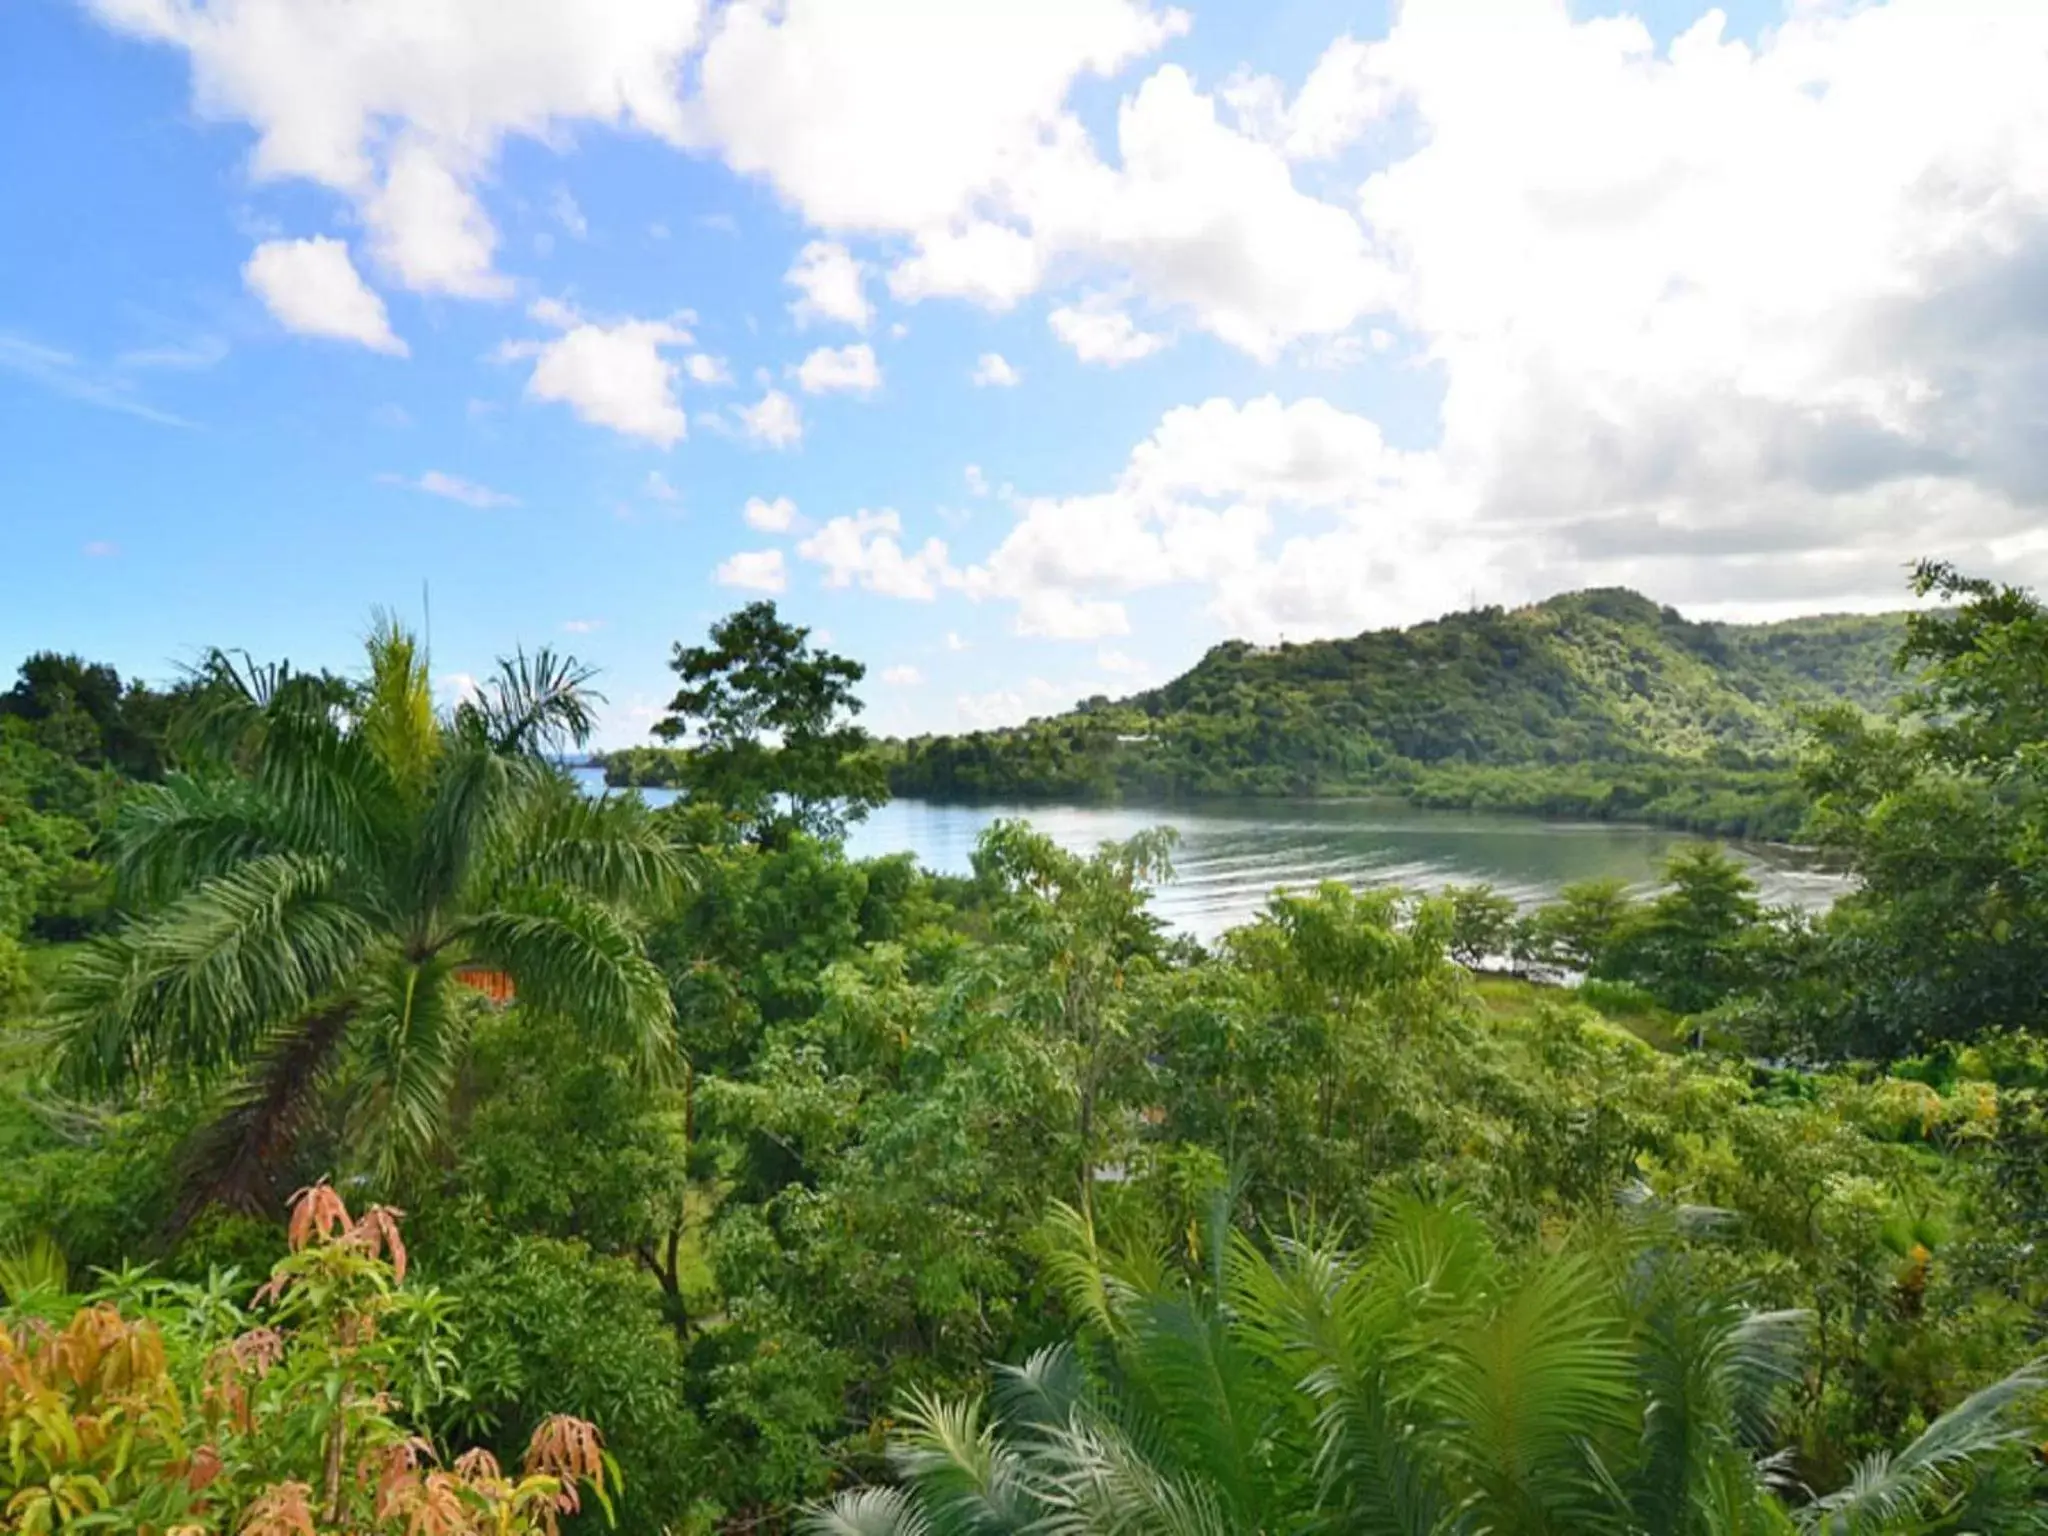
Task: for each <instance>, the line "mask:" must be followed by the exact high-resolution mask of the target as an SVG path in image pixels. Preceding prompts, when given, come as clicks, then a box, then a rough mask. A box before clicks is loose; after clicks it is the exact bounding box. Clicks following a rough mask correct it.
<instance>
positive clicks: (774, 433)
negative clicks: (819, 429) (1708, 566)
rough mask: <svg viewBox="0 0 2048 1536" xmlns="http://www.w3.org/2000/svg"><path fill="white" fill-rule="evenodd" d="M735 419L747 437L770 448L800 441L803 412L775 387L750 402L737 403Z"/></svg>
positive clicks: (792, 445)
mask: <svg viewBox="0 0 2048 1536" xmlns="http://www.w3.org/2000/svg"><path fill="white" fill-rule="evenodd" d="M739 418H740V429H741V430H742V431H743V432H745V433H746V435H747V436H748V437H750V438H752V439H753V440H754V441H755V442H757V443H766V444H767V445H768V446H769V447H770V448H793V447H795V446H796V445H797V444H798V443H800V442H802V441H803V436H804V418H803V413H802V412H801V411H799V410H798V409H797V404H796V402H795V401H794V400H792V399H790V398H789V396H787V395H785V394H784V393H783V392H782V391H781V390H779V389H771V390H769V391H768V392H767V393H766V394H764V395H763V396H762V397H761V398H760V399H759V400H757V401H755V402H754V403H753V404H752V405H743V406H741V407H740V408H739Z"/></svg>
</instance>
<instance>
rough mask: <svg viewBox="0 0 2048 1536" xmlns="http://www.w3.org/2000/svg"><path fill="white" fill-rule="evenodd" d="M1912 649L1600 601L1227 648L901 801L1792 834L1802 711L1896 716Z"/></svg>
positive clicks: (908, 776)
mask: <svg viewBox="0 0 2048 1536" xmlns="http://www.w3.org/2000/svg"><path fill="white" fill-rule="evenodd" d="M1903 635H1904V616H1903V615H1902V614H1897V613H1893V614H1878V615H1827V616H1821V617H1814V618H1802V619H1788V620H1785V621H1782V622H1779V623H1774V624H1719V623H1704V622H1698V621H1694V620H1691V619H1687V618H1686V617H1685V616H1684V615H1682V614H1680V613H1679V612H1678V611H1677V610H1676V609H1673V608H1669V607H1665V606H1663V605H1661V604H1658V603H1656V602H1653V601H1652V600H1651V599H1649V598H1647V597H1644V596H1643V595H1642V594H1641V593H1639V592H1633V591H1629V590H1628V589H1626V588H1619V587H1603V588H1594V589H1591V590H1587V591H1583V592H1567V593H1563V594H1561V595H1559V596H1557V597H1552V598H1549V599H1546V600H1545V601H1543V602H1540V603H1534V604H1531V605H1529V606H1527V607H1523V608H1516V609H1512V610H1509V609H1501V608H1480V609H1474V610H1470V611H1467V612H1463V613H1455V614H1449V615H1446V616H1445V617H1443V618H1440V619H1433V620H1431V621H1429V622H1428V623H1424V624H1416V625H1412V626H1410V627H1408V628H1405V629H1383V630H1370V631H1367V632H1365V633H1363V634H1359V635H1354V636H1352V637H1351V638H1350V639H1346V640H1319V641H1312V642H1308V643H1282V644H1278V645H1268V646H1260V645H1254V644H1252V643H1250V642H1249V641H1243V640H1232V641H1226V642H1224V643H1223V644H1220V645H1217V646H1215V647H1214V648H1212V649H1211V650H1210V651H1209V653H1208V654H1207V655H1205V656H1204V657H1203V658H1202V659H1201V660H1200V661H1199V662H1197V663H1196V664H1195V666H1194V667H1192V668H1191V669H1189V670H1188V671H1187V672H1185V673H1183V674H1182V675H1181V676H1179V677H1177V678H1175V679H1174V680H1173V681H1172V682H1170V683H1167V684H1165V685H1164V686H1162V687H1159V688H1154V689H1150V690H1148V691H1146V692H1143V693H1139V694H1135V695H1133V696H1131V697H1129V698H1126V699H1120V700H1112V699H1109V698H1105V697H1097V698H1092V699H1088V700H1086V701H1084V702H1083V703H1081V704H1080V705H1078V706H1077V707H1076V708H1074V709H1073V710H1071V711H1069V712H1067V713H1065V714H1062V715H1056V716H1051V717H1047V718H1044V719H1039V720H1034V721H1031V722H1030V723H1029V724H1026V725H1021V726H1016V727H1012V728H1009V729H1005V730H994V731H975V732H970V733H966V734H961V735H940V736H921V737H917V738H914V739H912V740H909V741H902V742H891V743H888V744H887V746H886V751H887V752H888V755H889V764H890V783H891V787H892V788H893V789H894V790H895V792H896V793H898V794H903V795H918V796H924V797H928V798H1023V799H1030V798H1090V799H1100V798H1112V797H1116V796H1120V795H1131V796H1142V797H1146V798H1162V799H1173V798H1182V797H1189V796H1198V795H1210V794H1246V793H1250V794H1273V795H1327V794H1350V793H1372V792H1398V793H1402V794H1406V795H1408V796H1410V797H1411V798H1416V799H1421V800H1425V801H1438V802H1441V803H1457V804H1498V805H1502V806H1504V807H1511V808H1517V809H1533V810H1547V811H1554V812H1559V813H1564V814H1575V815H1588V814H1590V815H1611V816H1624V817H1632V816H1637V815H1643V816H1647V817H1649V818H1650V819H1656V820H1666V821H1677V822H1680V823H1682V824H1686V825H1700V826H1702V827H1704V828H1710V829H1713V830H1723V831H1734V832H1752V833H1768V834H1770V835H1784V834H1785V833H1787V832H1789V831H1790V830H1791V826H1792V825H1793V824H1795V823H1796V821H1797V816H1798V811H1799V809H1800V807H1799V805H1798V803H1797V800H1798V797H1797V793H1796V789H1795V788H1794V787H1793V786H1792V782H1791V775H1790V771H1789V770H1790V762H1791V753H1792V749H1793V746H1794V743H1795V740H1796V729H1797V728H1796V723H1795V720H1796V714H1797V712H1798V711H1800V710H1801V709H1806V708H1812V707H1816V706H1820V705H1826V704H1839V703H1845V702H1846V703H1849V704H1853V705H1856V706H1858V707H1860V708H1862V709H1865V710H1877V709H1881V708H1882V707H1883V706H1884V705H1885V704H1886V703H1887V702H1889V701H1890V700H1891V699H1892V698H1893V697H1895V696H1896V695H1897V693H1898V692H1899V690H1900V689H1901V687H1902V686H1903V680H1902V679H1900V678H1899V677H1898V676H1897V675H1896V673H1895V672H1894V670H1893V667H1892V661H1893V657H1894V656H1895V655H1896V653H1897V650H1898V646H1899V642H1900V640H1901V639H1902V638H1903ZM1659 801H1661V802H1664V805H1663V808H1662V809H1660V808H1659V806H1658V805H1657V804H1655V803H1653V802H1659ZM1716 802H1718V804H1716Z"/></svg>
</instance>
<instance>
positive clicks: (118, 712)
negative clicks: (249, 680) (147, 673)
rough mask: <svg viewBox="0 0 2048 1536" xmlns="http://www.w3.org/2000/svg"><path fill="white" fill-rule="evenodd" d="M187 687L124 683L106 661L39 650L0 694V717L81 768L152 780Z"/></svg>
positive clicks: (161, 767)
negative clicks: (160, 688)
mask: <svg viewBox="0 0 2048 1536" xmlns="http://www.w3.org/2000/svg"><path fill="white" fill-rule="evenodd" d="M191 691H192V689H191V687H190V686H188V687H187V688H186V689H184V690H174V691H173V692H172V693H159V692H156V691H155V690H153V689H151V688H148V687H146V686H145V685H144V684H142V683H140V682H135V683H129V684H126V685H124V684H123V683H122V681H121V675H120V674H119V673H118V672H116V671H115V670H114V669H113V668H112V667H109V666H106V665H104V664H98V663H92V662H87V661H85V660H83V659H81V658H80V657H77V656H64V655H59V654H58V653H57V652H55V651H38V652H37V653H36V654H34V655H33V656H30V657H29V658H28V659H27V660H25V661H24V662H22V664H21V669H20V672H19V674H18V676H17V677H16V679H15V683H14V686H13V687H12V688H10V689H9V690H8V691H7V692H6V693H0V719H7V718H12V719H15V720H20V721H22V722H23V723H24V724H25V725H27V726H28V728H29V729H30V731H31V732H32V733H33V735H34V737H35V739H36V740H37V741H38V742H40V743H41V744H42V745H43V746H44V747H46V748H48V749H49V750H51V751H54V752H57V753H59V754H61V755H62V756H65V757H69V758H71V759H73V760H75V761H77V762H78V763H81V764H83V765H85V766H87V767H91V768H100V767H107V768H112V769H114V770H116V771H117V772H119V773H120V774H121V775H123V776H124V777H126V778H131V779H158V778H161V777H162V776H163V773H164V768H165V766H166V758H167V754H168V742H167V736H168V734H169V729H170V724H171V716H172V713H173V711H174V709H175V707H176V704H177V702H178V694H179V693H180V692H183V693H184V694H187V695H189V693H190V692H191Z"/></svg>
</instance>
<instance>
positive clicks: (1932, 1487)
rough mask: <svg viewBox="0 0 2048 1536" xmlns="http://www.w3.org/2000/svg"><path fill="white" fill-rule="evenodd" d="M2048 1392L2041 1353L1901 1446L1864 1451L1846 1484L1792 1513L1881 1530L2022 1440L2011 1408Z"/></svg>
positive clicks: (1841, 1528) (1823, 1524)
mask: <svg viewBox="0 0 2048 1536" xmlns="http://www.w3.org/2000/svg"><path fill="white" fill-rule="evenodd" d="M2044 1391H2048V1359H2041V1360H2034V1361H2030V1362H2029V1363H2028V1364H2026V1365H2023V1366H2021V1367H2020V1368H2019V1369H2018V1370H2016V1371H2014V1372H2013V1373H2012V1374H2011V1375H2010V1376H2007V1377H2005V1378H2004V1379H2003V1380H2001V1381H1995V1382H1993V1383H1992V1384H1991V1385H1990V1386H1988V1387H1985V1388H1982V1389H1981V1390H1979V1391H1977V1392H1975V1393H1972V1394H1971V1395H1970V1396H1969V1397H1967V1398H1965V1399H1964V1400H1963V1401H1962V1402H1960V1403H1958V1404H1957V1405H1956V1406H1955V1407H1953V1408H1951V1409H1950V1410H1949V1411H1948V1412H1947V1413H1944V1414H1943V1415H1942V1416H1941V1417H1940V1418H1938V1419H1936V1420H1935V1421H1934V1422H1933V1423H1932V1424H1930V1425H1928V1426H1927V1428H1926V1429H1925V1430H1924V1431H1923V1432H1922V1433H1921V1435H1920V1437H1919V1438H1918V1439H1916V1440H1914V1441H1913V1443H1912V1444H1911V1445H1908V1446H1907V1447H1906V1448H1905V1449H1904V1450H1902V1451H1898V1452H1896V1453H1894V1454H1890V1455H1886V1454H1879V1455H1875V1456H1869V1457H1866V1458H1865V1459H1864V1460H1863V1461H1862V1462H1860V1463H1858V1465H1857V1467H1856V1470H1855V1473H1854V1474H1853V1475H1852V1476H1851V1477H1850V1479H1849V1482H1848V1484H1847V1485H1846V1486H1844V1487H1842V1488H1840V1489H1838V1490H1836V1491H1835V1492H1834V1493H1831V1494H1829V1495H1828V1496H1827V1497H1825V1498H1822V1499H1816V1500H1815V1501H1814V1502H1813V1503H1812V1504H1810V1505H1808V1506H1807V1507H1806V1508H1804V1509H1802V1510H1800V1511H1799V1517H1798V1518H1799V1523H1800V1525H1801V1526H1802V1527H1804V1528H1805V1529H1807V1530H1811V1531H1820V1532H1824V1533H1827V1536H1836V1533H1842V1536H1849V1533H1854V1532H1860V1531H1876V1530H1882V1529H1883V1528H1884V1527H1886V1526H1887V1525H1891V1524H1893V1523H1895V1522H1898V1521H1902V1520H1904V1519H1906V1518H1907V1517H1909V1516H1911V1515H1912V1514H1913V1513H1914V1512H1915V1511H1917V1510H1919V1509H1920V1508H1921V1507H1922V1506H1923V1505H1925V1504H1926V1503H1927V1502H1928V1501H1929V1500H1931V1499H1933V1498H1935V1497H1936V1496H1938V1495H1939V1494H1941V1493H1942V1492H1944V1491H1946V1490H1947V1489H1948V1488H1949V1487H1950V1486H1951V1484H1952V1482H1953V1480H1954V1478H1955V1477H1956V1475H1957V1474H1958V1473H1959V1472H1961V1471H1962V1470H1963V1469H1964V1468H1965V1467H1967V1466H1968V1465H1969V1463H1970V1462H1972V1461H1974V1460H1976V1459H1977V1458H1978V1457H1980V1456H1986V1455H1989V1454H1991V1453H1992V1452H1994V1451H1998V1450H2002V1449H2003V1448H2005V1447H2006V1446H2009V1445H2012V1444H2015V1443H2016V1442H2018V1441H2019V1440H2021V1439H2023V1438H2025V1436H2026V1433H2027V1425H2026V1423H2025V1422H2024V1421H2023V1420H2022V1419H2021V1417H2020V1415H2019V1414H2018V1412H2017V1410H2018V1409H2020V1408H2021V1407H2022V1406H2024V1405H2027V1404H2030V1403H2032V1402H2033V1401H2034V1400H2035V1399H2036V1398H2038V1397H2040V1396H2041V1394H2042V1393H2043V1392H2044Z"/></svg>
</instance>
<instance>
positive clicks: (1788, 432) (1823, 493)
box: [1360, 0, 2048, 607]
mask: <svg viewBox="0 0 2048 1536" xmlns="http://www.w3.org/2000/svg"><path fill="white" fill-rule="evenodd" d="M1487 26H1488V29H1489V30H1488V35H1487V37H1486V38H1485V39H1484V40H1483V41H1482V40H1480V39H1478V38H1476V37H1475V35H1474V32H1473V28H1472V25H1471V23H1470V18H1469V17H1463V16H1461V15H1460V13H1459V9H1458V8H1457V7H1454V6H1445V5H1414V6H1411V7H1409V8H1408V9H1407V10H1406V11H1405V12H1404V13H1403V17H1402V20H1401V22H1400V24H1399V25H1398V26H1397V27H1396V28H1395V29H1394V30H1393V32H1392V33H1391V34H1390V36H1389V37H1388V38H1387V39H1386V41H1385V42H1384V43H1382V44H1379V45H1376V46H1375V48H1374V49H1373V55H1372V57H1373V68H1372V72H1371V73H1372V76H1373V78H1372V79H1371V80H1370V81H1369V83H1368V89H1369V91H1370V92H1371V93H1375V94H1376V96H1377V98H1378V99H1380V100H1382V101H1385V102H1388V103H1392V104H1393V105H1394V106H1396V107H1398V109H1399V110H1400V111H1401V112H1403V113H1405V114H1408V115H1409V116H1410V117H1411V118H1412V121H1413V129H1414V132H1415V135H1416V140H1417V147H1416V148H1415V150H1414V152H1413V153H1411V154H1408V155H1407V156H1405V157H1403V158H1400V159H1398V160H1396V161H1394V162H1393V163H1392V164H1390V165H1388V166H1387V167H1386V168H1385V169H1384V170H1382V171H1380V172H1378V173H1377V174H1375V175H1374V176H1373V177H1372V178H1371V179H1370V180H1369V181H1368V182H1367V183H1366V185H1365V187H1364V189H1363V192H1362V194H1361V198H1360V207H1361V209H1362V211H1363V213H1364V215H1365V217H1366V219H1367V222H1368V223H1369V225H1370V226H1371V227H1372V230H1373V234H1374V239H1375V242H1376V244H1377V245H1378V246H1379V247H1380V248H1381V249H1382V250H1383V251H1384V252H1385V253H1386V255H1387V258H1388V261H1389V265H1390V281H1391V284H1392V288H1391V294H1392V303H1393V307H1394V311H1395V313H1396V315H1397V316H1398V318H1400V319H1401V320H1402V321H1404V322H1405V323H1406V325H1407V327H1408V328H1409V329H1410V330H1411V331H1412V332H1413V333H1414V334H1415V335H1417V336H1418V337H1419V338H1421V340H1422V343H1423V345H1424V347H1425V348H1426V350H1427V352H1428V354H1429V355H1430V356H1431V357H1432V359H1433V360H1434V361H1435V362H1436V363H1437V364H1438V366H1439V367H1440V368H1441V369H1442V371H1443V376H1444V379H1445V395H1444V401H1443V417H1442V422H1443V437H1442V445H1441V450H1440V458H1441V462H1442V464H1443V466H1444V468H1445V471H1446V473H1447V474H1449V475H1450V476H1452V477H1453V478H1455V479H1456V480H1457V481H1458V482H1460V483H1462V484H1464V485H1465V486H1467V487H1469V489H1470V491H1471V494H1472V496H1473V499H1474V503H1475V514H1474V515H1475V516H1476V518H1477V519H1478V520H1479V521H1480V523H1481V525H1482V526H1483V529H1484V531H1485V533H1486V534H1487V538H1488V545H1489V548H1490V549H1491V550H1492V552H1493V553H1492V558H1493V560H1494V562H1495V563H1496V564H1497V565H1499V566H1501V567H1502V568H1503V569H1506V570H1511V571H1513V572H1516V573H1519V574H1521V575H1522V576H1523V577H1524V578H1525V579H1526V580H1528V581H1530V582H1579V581H1587V580H1598V581H1625V582H1629V583H1631V584H1636V585H1641V586H1644V587H1646V588H1647V589H1648V590H1651V591H1654V592H1656V593H1658V594H1659V595H1660V596H1664V597H1667V598H1671V599H1674V600H1685V601H1691V602H1694V603H1706V604H1714V603H1720V604H1724V605H1732V606H1737V607H1739V606H1740V605H1741V604H1742V603H1743V602H1745V601H1748V600H1750V599H1751V598H1752V597H1753V596H1754V597H1756V598H1757V599H1758V600H1762V593H1763V590H1764V587H1772V588H1775V589H1776V590H1778V591H1779V592H1780V593H1782V592H1784V591H1787V590H1789V589H1803V591H1804V592H1805V594H1806V596H1807V599H1808V600H1809V601H1828V602H1854V603H1864V604H1867V603H1876V602H1896V601H1897V599H1898V595H1899V586H1898V570H1899V566H1900V564H1901V562H1902V561H1903V560H1905V559H1907V558H1909V557H1910V556H1912V555H1913V554H1916V553H1920V552H1923V551H1925V550H1929V549H1949V550H1960V549H1967V548H1970V547H1972V546H1973V545H1980V544H1982V543H1983V542H1984V541H1987V540H1990V539H1995V538H1997V537H1998V536H2000V535H2001V534H2003V533H2004V532H2006V531H2008V530H2010V529H2012V528H2013V527H2015V526H2017V525H2018V524H2020V523H2023V522H2026V521H2030V520H2034V519H2037V518H2038V515H2039V512H2040V509H2041V506H2042V502H2043V500H2044V499H2048V455H2044V454H2043V452H2042V450H2041V447H2040V442H2041V437H2040V432H2039V422H2040V420H2041V416H2042V412H2043V409H2044V397H2048V306H2044V305H2043V303H2042V301H2041V298H2040V294H2041V289H2040V286H2039V275H2040V273H2041V272H2042V271H2044V270H2048V152H2044V151H2043V149H2042V146H2043V145H2044V144H2048V68H2044V66H2043V60H2044V58H2048V10H2043V9H2041V8H2039V7H2018V6H2005V5H1998V4H1994V3H1983V0H1959V3H1954V4H1948V3H1942V0H1891V3H1889V4H1884V5H1871V6H1856V7H1846V6H1839V5H1834V4H1817V5H1808V6H1802V7H1797V8H1795V9H1794V12H1793V14H1792V15H1791V17H1790V18H1789V19H1788V20H1787V21H1786V22H1785V23H1784V24H1783V25H1782V26H1780V27H1778V28H1776V29H1774V30H1773V31H1772V32H1770V33H1767V34H1766V35H1765V36H1764V38H1763V39H1762V40H1761V41H1760V42H1759V43H1756V44H1750V43H1745V42H1741V41H1736V40H1733V39H1730V38H1728V37H1726V36H1725V35H1724V33H1723V30H1722V21H1721V18H1720V16H1719V13H1710V14H1709V15H1708V16H1707V17H1705V18H1704V19H1703V20H1701V21H1700V22H1699V23H1697V24H1696V25H1694V26H1693V27H1692V28H1691V29H1690V30H1689V31H1687V32H1686V33H1685V34H1684V35H1683V36H1681V37H1679V38H1678V39H1677V40H1676V41H1675V42H1674V43H1672V45H1671V46H1670V47H1669V48H1668V49H1666V50H1663V51H1661V52H1660V51H1659V50H1658V49H1657V48H1656V46H1655V45H1654V44H1653V42H1652V40H1651V38H1650V37H1649V35H1648V34H1647V32H1646V31H1645V30H1644V28H1643V27H1642V26H1641V25H1640V24H1639V23H1636V22H1634V21H1632V20H1628V19H1626V18H1620V19H1595V20H1588V21H1585V22H1574V21H1572V20H1571V19H1570V18H1569V16H1567V15H1566V14H1565V13H1564V11H1563V10H1562V8H1560V7H1556V6H1552V5H1548V4H1542V3H1537V0H1516V3H1513V4H1502V5H1499V6H1496V7H1494V8H1492V11H1490V12H1489V20H1488V23H1487ZM1872 557H1874V558H1872ZM1760 582H1761V583H1762V585H1761V586H1760V585H1759V583H1760Z"/></svg>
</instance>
